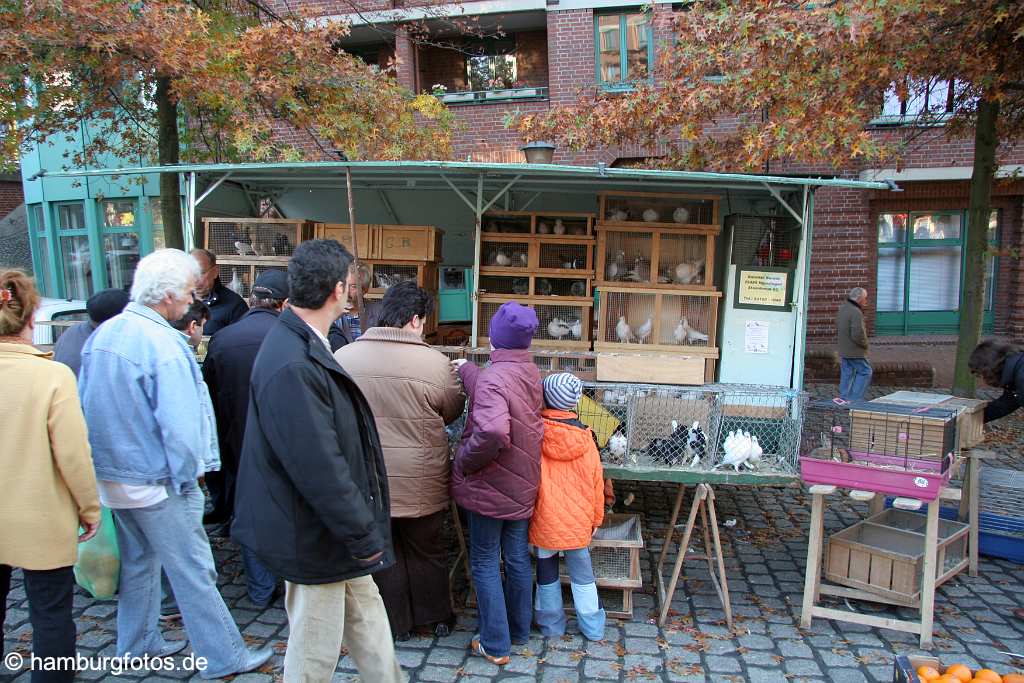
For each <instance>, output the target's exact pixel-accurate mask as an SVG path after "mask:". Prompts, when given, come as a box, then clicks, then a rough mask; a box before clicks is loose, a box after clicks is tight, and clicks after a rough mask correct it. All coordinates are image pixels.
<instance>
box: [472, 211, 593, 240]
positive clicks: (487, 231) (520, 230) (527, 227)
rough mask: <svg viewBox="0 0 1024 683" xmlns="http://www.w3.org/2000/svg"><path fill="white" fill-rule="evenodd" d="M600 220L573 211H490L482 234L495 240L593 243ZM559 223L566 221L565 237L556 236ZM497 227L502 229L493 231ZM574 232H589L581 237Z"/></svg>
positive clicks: (484, 219)
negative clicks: (562, 239) (554, 239)
mask: <svg viewBox="0 0 1024 683" xmlns="http://www.w3.org/2000/svg"><path fill="white" fill-rule="evenodd" d="M596 218H597V217H596V216H595V215H594V214H592V213H579V212H572V211H488V212H487V213H485V214H484V216H483V222H482V226H481V231H482V232H481V234H483V235H487V236H491V237H494V236H506V235H510V236H518V235H527V236H537V237H544V236H546V237H567V238H572V237H576V238H582V239H593V234H594V221H595V219H596ZM559 219H561V220H562V222H563V225H564V226H565V229H566V232H565V233H564V234H563V235H556V234H555V233H554V232H553V231H554V229H555V224H556V222H557V221H558V220H559ZM502 225H505V226H507V227H508V228H509V231H502V230H500V227H501V226H502ZM545 225H546V226H547V229H548V230H551V231H552V232H541V230H544V229H545V228H544V226H545ZM495 227H498V228H499V229H497V230H495V229H492V228H495ZM574 229H575V230H579V229H583V230H584V231H585V232H583V234H580V235H574V234H571V231H572V230H574Z"/></svg>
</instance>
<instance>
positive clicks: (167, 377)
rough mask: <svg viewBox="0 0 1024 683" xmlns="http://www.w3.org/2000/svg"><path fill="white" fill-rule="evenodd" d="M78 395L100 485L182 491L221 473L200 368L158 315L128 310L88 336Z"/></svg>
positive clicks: (132, 305) (132, 306)
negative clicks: (205, 475)
mask: <svg viewBox="0 0 1024 683" xmlns="http://www.w3.org/2000/svg"><path fill="white" fill-rule="evenodd" d="M78 393H79V396H80V397H81V399H82V410H83V411H84V412H85V419H86V423H87V424H88V427H89V444H90V445H91V446H92V452H93V454H92V455H93V464H94V465H95V468H96V478H97V479H100V480H104V481H113V482H120V483H123V484H168V483H170V484H171V485H173V486H174V488H175V489H176V490H178V491H181V490H182V489H183V488H185V487H187V486H190V485H194V484H195V481H196V479H197V478H198V477H200V476H202V475H203V473H204V472H207V471H210V470H215V469H219V468H220V456H219V449H218V446H217V429H216V423H215V422H214V421H213V410H212V407H211V403H210V392H209V390H208V389H207V387H206V383H205V382H204V381H203V377H202V374H201V373H200V371H199V364H198V363H197V362H196V359H195V356H194V355H193V353H192V351H191V350H190V349H189V347H188V345H187V344H186V343H185V339H184V337H183V336H182V334H181V333H180V332H178V331H177V330H175V329H174V328H173V327H171V326H170V325H169V324H168V322H167V321H166V320H164V319H163V318H162V317H161V316H160V314H158V313H157V312H156V311H154V310H153V309H151V308H149V307H147V306H143V305H141V304H137V303H135V302H132V303H129V304H128V306H127V307H126V308H125V310H124V312H123V313H121V314H120V315H117V316H115V317H114V318H111V319H110V320H108V321H107V322H105V323H103V324H102V325H100V327H99V328H98V329H97V330H96V331H95V332H94V333H93V334H92V336H91V337H89V340H88V341H87V342H86V344H85V347H84V348H83V349H82V372H81V376H80V377H79V384H78Z"/></svg>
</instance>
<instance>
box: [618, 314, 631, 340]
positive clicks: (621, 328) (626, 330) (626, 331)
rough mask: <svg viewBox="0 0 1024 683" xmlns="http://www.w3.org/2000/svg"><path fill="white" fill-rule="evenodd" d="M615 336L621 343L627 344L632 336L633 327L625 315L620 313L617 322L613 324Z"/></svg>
mask: <svg viewBox="0 0 1024 683" xmlns="http://www.w3.org/2000/svg"><path fill="white" fill-rule="evenodd" d="M615 337H616V339H618V340H619V341H620V342H622V343H623V344H628V343H629V340H630V339H632V338H633V328H631V327H630V326H629V323H627V322H626V316H624V315H620V316H619V322H618V323H617V324H616V325H615Z"/></svg>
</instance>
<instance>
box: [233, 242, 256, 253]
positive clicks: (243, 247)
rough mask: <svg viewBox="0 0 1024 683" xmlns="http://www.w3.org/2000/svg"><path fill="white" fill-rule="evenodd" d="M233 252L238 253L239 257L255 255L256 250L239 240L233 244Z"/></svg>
mask: <svg viewBox="0 0 1024 683" xmlns="http://www.w3.org/2000/svg"><path fill="white" fill-rule="evenodd" d="M235 251H237V252H238V255H239V256H248V255H250V254H251V255H253V256H255V255H256V250H255V249H253V248H252V245H251V244H249V243H248V242H242V241H241V240H239V241H236V242H235Z"/></svg>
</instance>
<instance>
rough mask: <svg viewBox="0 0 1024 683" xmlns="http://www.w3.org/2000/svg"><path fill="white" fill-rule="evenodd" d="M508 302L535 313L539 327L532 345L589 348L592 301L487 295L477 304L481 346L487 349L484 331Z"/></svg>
mask: <svg viewBox="0 0 1024 683" xmlns="http://www.w3.org/2000/svg"><path fill="white" fill-rule="evenodd" d="M508 301H517V302H519V303H520V304H522V305H523V306H529V307H530V308H532V309H533V310H534V311H535V312H536V313H537V320H538V322H539V325H538V327H537V332H536V334H534V337H533V346H535V347H553V348H565V349H583V350H589V349H590V329H591V325H590V323H591V320H592V318H593V305H594V302H593V301H592V300H587V299H565V300H562V299H559V298H557V297H518V296H517V297H508V296H493V295H489V294H484V295H481V296H480V297H479V300H478V301H477V320H478V321H479V323H478V324H479V336H480V340H479V343H480V345H481V346H487V345H488V344H489V343H490V339H489V337H488V334H487V331H488V327H489V325H490V321H491V317H492V316H493V315H494V314H495V313H497V311H498V309H499V308H501V305H502V304H504V303H506V302H508Z"/></svg>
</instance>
